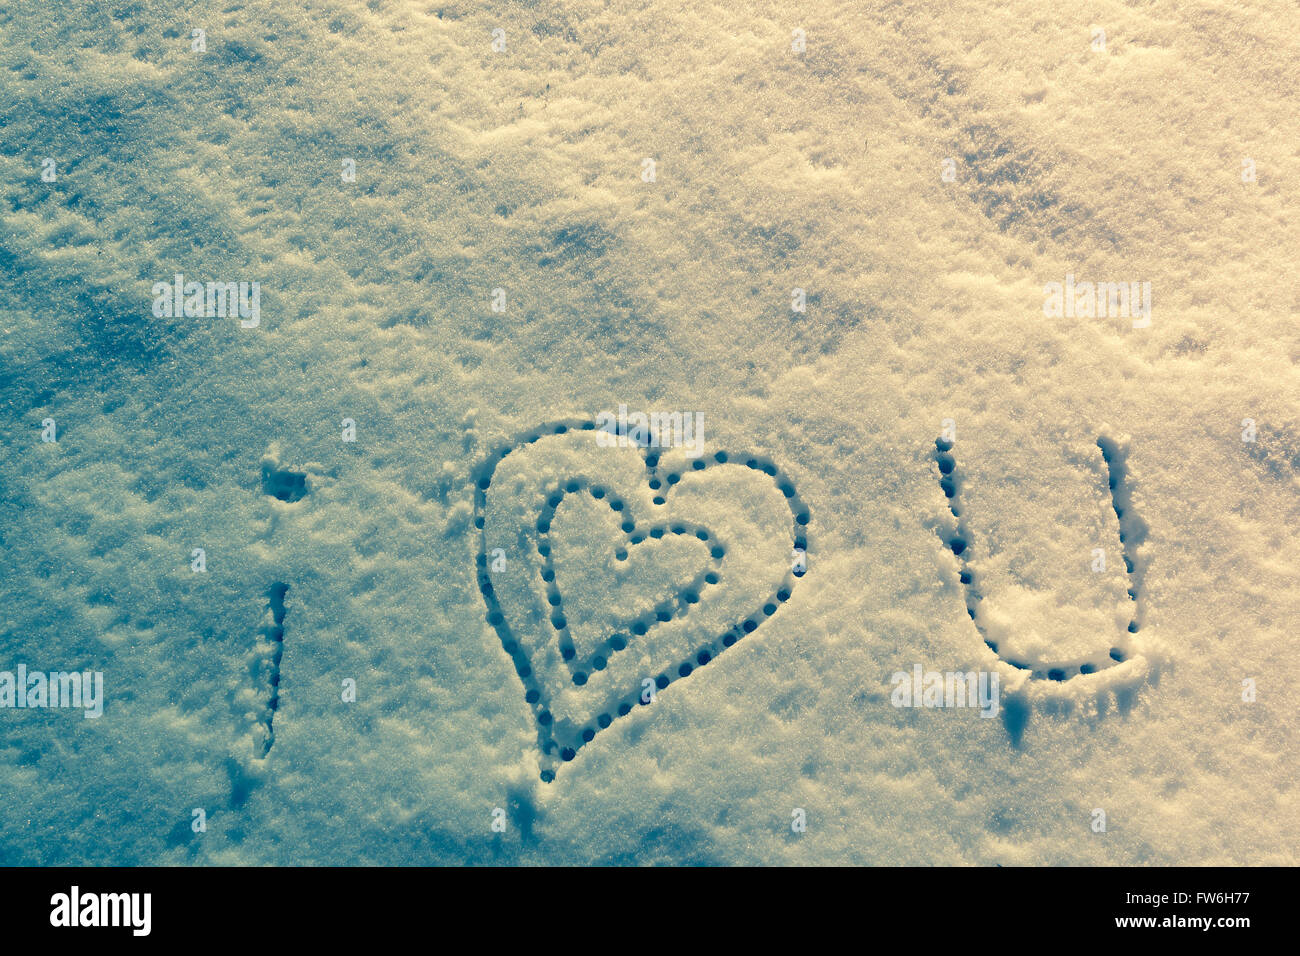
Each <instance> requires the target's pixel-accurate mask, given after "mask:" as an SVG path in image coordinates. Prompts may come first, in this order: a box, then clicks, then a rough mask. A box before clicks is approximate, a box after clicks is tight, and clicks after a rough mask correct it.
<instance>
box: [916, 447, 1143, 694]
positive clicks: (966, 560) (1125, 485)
mask: <svg viewBox="0 0 1300 956" xmlns="http://www.w3.org/2000/svg"><path fill="white" fill-rule="evenodd" d="M1097 447H1098V448H1100V449H1101V454H1102V458H1103V459H1104V460H1105V462H1106V468H1107V474H1108V482H1109V485H1110V493H1111V505H1112V506H1113V508H1114V509H1115V516H1116V518H1117V519H1118V521H1119V540H1120V543H1121V545H1122V546H1123V556H1124V568H1125V570H1126V571H1127V573H1128V577H1129V587H1128V596H1129V599H1130V600H1131V601H1132V602H1133V616H1132V618H1131V620H1130V621H1129V625H1128V629H1127V632H1126V633H1123V634H1122V635H1120V636H1119V637H1118V638H1117V639H1116V640H1115V642H1114V644H1113V646H1112V647H1111V648H1110V651H1109V653H1108V655H1107V656H1106V657H1105V658H1104V659H1097V660H1091V661H1086V662H1082V663H1079V664H1066V663H1063V662H1057V663H1056V664H1055V665H1054V666H1052V665H1045V664H1042V663H1040V664H1039V665H1038V666H1037V667H1034V666H1031V665H1029V664H1026V663H1024V662H1023V661H1018V660H1015V659H1014V658H1012V657H1008V656H1004V654H1003V653H1002V652H1001V651H1000V650H999V649H998V645H997V642H996V641H994V640H992V639H991V638H990V637H989V635H988V632H987V630H986V628H985V626H984V623H983V621H982V616H981V613H980V605H981V602H982V601H983V600H984V595H983V594H982V593H981V591H980V584H979V579H978V576H977V574H976V571H975V569H974V567H973V566H972V564H971V561H970V554H971V551H970V543H971V535H970V531H969V529H968V526H967V524H966V515H965V511H966V509H965V507H964V506H963V505H962V501H961V486H962V476H961V472H960V471H959V469H958V468H957V459H956V458H955V456H954V455H953V453H952V449H953V443H952V442H949V441H945V440H944V439H942V438H938V439H936V440H935V443H934V448H935V450H934V460H935V463H936V464H937V465H938V468H939V487H940V488H941V489H942V490H943V493H944V496H945V497H947V499H948V510H949V511H950V512H951V513H952V516H953V518H954V519H955V523H954V524H953V525H952V526H951V527H948V528H943V527H941V528H940V529H939V536H940V538H941V539H942V540H943V542H944V544H945V545H947V546H948V548H949V549H950V550H951V551H952V553H953V554H954V555H956V556H957V559H958V560H959V561H960V562H961V583H962V585H963V586H964V587H965V591H966V613H967V614H969V615H970V618H971V620H972V621H973V622H974V624H975V627H976V629H977V630H978V631H979V633H980V637H981V638H983V640H984V643H985V645H987V646H988V648H989V650H991V651H992V652H993V653H994V654H997V655H998V658H999V660H1001V661H1002V662H1003V663H1005V664H1008V665H1009V666H1011V667H1013V668H1015V669H1017V670H1021V671H1027V672H1028V674H1029V677H1030V679H1031V680H1047V681H1055V682H1063V681H1067V680H1070V679H1071V678H1074V677H1078V676H1081V675H1087V674H1094V673H1098V672H1099V671H1103V670H1108V669H1110V668H1112V667H1115V666H1116V665H1117V664H1122V663H1124V662H1125V661H1128V660H1131V659H1133V658H1135V657H1136V656H1137V655H1138V653H1139V651H1138V649H1137V647H1136V643H1135V642H1136V638H1134V635H1135V634H1137V632H1138V628H1139V619H1140V616H1141V615H1140V613H1139V612H1140V599H1141V595H1142V574H1143V569H1142V568H1141V567H1140V565H1139V555H1138V548H1139V547H1140V545H1141V544H1142V543H1143V542H1144V541H1145V540H1146V536H1147V526H1146V523H1145V522H1144V521H1142V520H1141V519H1140V518H1139V517H1137V515H1136V514H1134V512H1133V491H1132V487H1131V483H1130V481H1129V476H1128V453H1127V450H1126V449H1125V448H1124V447H1123V446H1122V445H1121V444H1120V443H1119V442H1118V441H1116V440H1115V439H1114V438H1111V437H1110V436H1108V435H1106V434H1102V435H1101V437H1099V438H1098V439H1097Z"/></svg>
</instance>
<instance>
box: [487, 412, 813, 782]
mask: <svg viewBox="0 0 1300 956" xmlns="http://www.w3.org/2000/svg"><path fill="white" fill-rule="evenodd" d="M595 430H596V423H595V421H593V420H590V419H570V420H567V421H559V422H550V423H547V424H545V425H541V426H538V427H537V428H533V429H529V430H528V431H526V432H523V433H521V434H520V435H518V436H516V437H515V439H514V440H512V441H511V442H509V443H507V444H505V445H502V446H501V447H499V448H498V449H496V450H495V451H494V452H493V453H492V454H491V455H489V456H488V457H487V458H486V459H485V460H484V461H483V462H481V463H480V464H479V465H478V466H477V468H475V470H474V474H473V478H474V528H475V530H476V531H477V532H478V553H477V555H476V556H475V565H476V569H477V579H478V587H479V592H480V594H482V596H483V601H484V603H485V604H486V606H487V621H488V623H489V624H491V625H492V628H493V630H495V631H496V634H497V637H498V638H499V639H500V640H501V647H502V649H503V650H504V651H505V652H506V654H507V655H509V656H510V658H511V660H512V661H513V663H514V665H515V672H516V673H517V674H518V675H519V678H520V680H521V681H522V682H523V685H524V700H525V701H526V702H527V703H528V704H529V706H530V707H531V708H532V713H533V719H534V721H535V722H536V725H537V744H538V748H539V750H540V751H541V755H542V761H541V765H542V770H541V779H542V780H543V781H544V782H546V783H550V782H551V781H552V780H554V779H555V770H556V767H557V766H558V764H559V763H561V762H568V761H571V760H573V759H574V757H576V756H577V753H578V751H579V750H580V749H581V748H582V747H583V745H584V744H586V743H589V742H590V741H591V740H592V739H593V738H594V737H595V736H596V734H597V733H599V732H600V731H601V730H603V729H604V728H606V727H608V726H609V725H610V724H611V723H612V722H613V721H614V720H616V719H617V718H618V717H622V716H625V715H627V714H628V713H630V712H631V710H632V708H633V707H635V706H637V705H638V704H640V703H641V697H640V695H641V688H640V687H639V686H638V687H634V688H628V689H627V690H626V691H625V692H624V693H623V694H622V695H621V696H618V697H615V698H610V699H607V700H606V702H605V704H606V706H605V708H604V710H603V711H602V712H601V713H600V714H599V715H598V716H596V717H594V718H592V719H591V720H590V721H589V722H588V726H585V727H583V728H581V729H580V730H574V731H572V732H565V731H561V730H559V729H558V728H556V726H555V722H554V719H553V718H552V716H551V713H550V709H549V708H550V698H549V694H548V692H547V688H546V687H545V686H544V685H543V684H542V683H541V682H540V681H539V680H538V679H537V677H536V674H535V673H534V671H533V667H532V663H531V661H530V660H529V659H528V656H527V654H526V653H525V651H524V649H523V648H522V646H521V645H520V642H519V641H517V640H516V639H515V637H514V635H513V633H512V632H511V630H510V626H509V624H508V623H507V621H506V617H505V615H504V614H503V613H502V610H501V605H500V603H499V602H498V600H497V597H496V589H495V587H494V586H493V584H492V579H491V577H490V576H489V574H488V561H487V531H486V517H485V510H486V506H487V492H488V489H489V488H490V487H491V485H492V476H493V475H494V474H495V472H496V469H497V466H498V465H499V464H500V463H501V462H502V461H503V460H504V459H505V457H506V456H507V455H509V454H510V453H511V452H513V451H515V450H516V449H520V448H524V447H527V446H528V445H531V444H533V443H535V442H537V441H540V440H541V439H543V438H546V437H548V436H552V435H563V434H565V433H566V432H569V431H595ZM609 431H610V432H611V434H614V435H617V436H621V437H624V438H626V439H628V440H629V441H630V442H632V443H633V444H635V445H637V446H638V448H639V449H640V452H641V457H642V461H643V463H644V465H645V469H646V476H645V477H646V481H647V483H649V482H652V481H655V480H657V479H658V478H659V475H660V466H659V455H658V448H657V447H653V446H652V445H651V444H650V439H649V438H648V437H645V436H638V435H628V434H627V433H626V432H625V431H624V430H623V429H621V428H620V427H619V426H618V425H617V424H616V425H615V426H614V427H613V428H612V429H610V430H609ZM721 464H740V465H744V466H745V467H747V468H750V469H751V470H754V471H759V472H762V473H763V474H765V475H767V476H768V477H770V478H771V479H772V480H773V482H774V483H775V485H776V487H777V490H779V491H780V492H781V494H782V495H783V496H784V498H785V502H786V506H787V507H788V508H789V509H790V516H791V527H792V542H793V544H792V547H793V548H794V549H799V550H806V549H807V547H808V541H807V530H806V529H807V526H808V524H809V523H810V521H811V513H810V512H809V510H808V508H807V506H806V505H805V504H804V503H803V500H802V499H801V498H800V497H799V495H798V492H797V491H796V490H795V487H794V483H793V482H791V481H790V480H789V478H787V477H786V476H785V474H784V473H783V472H782V471H781V469H779V468H778V467H777V466H776V465H775V464H774V463H773V462H771V461H770V460H763V459H761V458H759V457H757V456H752V455H749V456H739V455H733V454H731V453H729V452H727V451H716V452H714V453H713V454H712V455H709V456H706V457H701V458H696V459H694V460H693V462H692V469H693V470H694V471H703V470H705V469H707V468H710V467H714V466H717V465H721ZM661 484H662V482H661ZM670 488H671V482H670V483H669V487H668V488H666V489H665V490H664V491H662V492H661V497H666V496H667V494H668V491H669V490H670ZM567 490H568V489H567V488H566V491H567ZM574 490H576V489H574ZM556 505H557V506H558V502H556ZM547 507H548V508H549V509H550V514H551V515H554V508H551V507H550V504H549V502H548V506H547ZM539 520H540V518H539ZM678 523H680V522H673V523H672V524H678ZM651 527H653V525H652V524H646V525H645V526H644V530H647V531H648V530H649V529H650V528H651ZM692 527H693V526H692ZM625 530H626V529H625ZM638 530H641V527H640V526H638ZM539 533H541V532H540V531H539ZM548 563H549V557H548ZM802 576H803V572H802V571H796V570H794V569H793V568H790V569H787V570H786V572H785V574H784V576H783V577H782V580H781V581H780V582H779V583H778V584H777V586H776V587H775V589H774V590H773V591H772V593H771V594H770V595H769V597H768V598H767V599H766V600H765V601H762V602H759V603H758V604H757V605H756V607H755V609H754V610H753V611H751V612H750V613H749V614H747V615H746V616H745V618H744V619H743V620H741V621H738V622H736V623H735V624H733V625H732V627H731V628H730V629H729V630H728V631H727V632H726V633H724V634H721V635H718V636H715V637H713V638H710V639H708V640H707V641H706V642H705V643H704V644H702V645H701V646H699V647H698V648H697V649H696V651H694V652H693V653H692V654H691V655H690V656H688V657H687V658H685V659H684V660H681V661H679V662H676V663H674V664H673V665H672V666H670V667H669V668H667V669H666V670H665V671H664V672H663V673H661V674H660V675H659V676H658V677H657V678H656V686H657V688H658V689H659V690H663V689H664V688H666V687H667V686H668V685H669V684H670V683H672V682H673V681H675V680H678V679H681V678H685V677H687V676H689V675H690V674H691V673H692V672H693V671H694V670H695V669H696V668H697V667H703V666H704V665H705V664H707V663H709V662H710V661H711V660H713V659H714V658H716V657H717V656H718V655H719V654H721V653H722V652H723V651H724V650H726V649H727V648H729V647H732V646H734V645H735V644H736V643H737V642H738V641H740V640H741V639H742V638H743V637H745V635H747V634H750V633H753V632H754V631H755V630H757V629H758V627H759V625H760V624H761V623H762V622H763V621H764V620H766V619H767V618H768V617H770V616H771V615H772V614H774V613H775V612H776V610H777V608H779V607H780V605H781V604H782V603H784V602H786V601H788V600H789V599H790V597H791V596H792V595H793V593H794V586H795V582H796V580H797V579H798V578H800V577H802ZM553 581H554V575H553V574H552V579H551V582H547V583H553ZM655 623H658V622H657V621H656V622H655ZM647 630H648V627H647Z"/></svg>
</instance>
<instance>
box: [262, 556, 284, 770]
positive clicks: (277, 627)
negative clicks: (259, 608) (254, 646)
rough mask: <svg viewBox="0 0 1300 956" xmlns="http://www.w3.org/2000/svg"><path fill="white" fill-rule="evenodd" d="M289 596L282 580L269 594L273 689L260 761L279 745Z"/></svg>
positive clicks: (266, 631) (268, 656)
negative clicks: (286, 598) (277, 723)
mask: <svg viewBox="0 0 1300 956" xmlns="http://www.w3.org/2000/svg"><path fill="white" fill-rule="evenodd" d="M288 593H289V585H287V584H284V583H282V582H280V581H276V582H275V583H274V584H272V585H271V586H270V588H268V589H267V592H266V597H267V604H266V613H267V615H268V616H269V617H270V621H269V622H268V623H267V624H266V625H265V626H264V627H263V628H262V636H263V637H264V638H265V639H266V642H267V647H266V653H265V655H264V657H263V658H262V660H263V667H264V668H265V670H266V672H267V675H268V684H269V690H268V693H267V701H266V709H265V710H263V711H262V723H263V725H264V726H265V728H266V729H265V732H264V734H263V737H262V745H261V747H260V748H259V749H260V752H259V753H258V755H257V756H258V758H259V759H265V757H266V756H267V755H268V754H269V753H270V752H271V748H272V747H273V746H275V727H274V722H275V712H276V711H277V710H278V709H279V708H280V660H281V658H282V657H283V656H284V614H285V608H284V596H285V595H286V594H288Z"/></svg>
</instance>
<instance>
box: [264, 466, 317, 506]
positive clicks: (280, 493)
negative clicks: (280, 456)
mask: <svg viewBox="0 0 1300 956" xmlns="http://www.w3.org/2000/svg"><path fill="white" fill-rule="evenodd" d="M262 492H263V493H264V494H268V495H271V496H273V497H275V498H279V499H280V500H281V501H287V502H290V503H292V502H295V501H301V500H302V499H303V498H304V497H306V495H307V475H306V473H305V472H301V471H293V470H292V469H289V468H276V467H273V466H272V465H271V464H270V463H268V462H266V461H263V462H262Z"/></svg>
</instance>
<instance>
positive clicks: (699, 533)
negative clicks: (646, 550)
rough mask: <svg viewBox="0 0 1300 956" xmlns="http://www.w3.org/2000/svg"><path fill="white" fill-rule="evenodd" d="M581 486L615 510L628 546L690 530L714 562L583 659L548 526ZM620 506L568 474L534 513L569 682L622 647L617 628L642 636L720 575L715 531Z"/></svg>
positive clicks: (582, 678)
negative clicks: (667, 602) (649, 520)
mask: <svg viewBox="0 0 1300 956" xmlns="http://www.w3.org/2000/svg"><path fill="white" fill-rule="evenodd" d="M584 491H585V492H587V493H588V494H590V495H591V497H592V498H593V499H595V500H597V501H600V500H603V501H604V502H605V504H606V505H608V506H609V508H610V510H611V511H613V512H614V514H616V515H622V516H623V522H622V524H621V526H620V527H621V528H622V531H623V534H624V535H626V536H627V541H628V543H629V544H630V545H631V546H633V547H635V546H637V545H639V544H644V543H645V542H646V541H647V540H650V539H655V540H658V539H661V538H663V537H664V535H666V534H672V535H674V536H685V535H691V536H692V537H694V538H696V539H697V540H699V541H702V542H703V543H704V544H706V545H708V547H709V560H710V562H711V563H712V565H713V570H711V571H702V572H700V573H699V574H697V575H696V576H695V578H694V579H693V580H692V581H691V583H690V584H689V585H687V586H686V587H685V588H679V589H678V592H677V594H676V595H675V596H674V597H673V599H672V602H671V603H672V607H671V609H670V610H668V611H654V612H651V613H649V614H643V615H641V616H639V617H638V618H636V619H635V620H633V621H632V622H631V623H629V624H627V626H626V628H621V629H620V630H619V631H615V632H614V633H613V634H610V635H609V636H608V637H606V638H605V640H603V641H602V642H601V645H600V648H599V649H597V650H595V651H593V652H592V653H591V654H589V655H587V657H586V658H584V659H583V660H579V659H578V656H577V648H576V647H575V646H574V643H573V637H572V635H571V634H570V633H569V628H568V621H567V620H566V618H565V615H564V611H563V608H564V600H563V597H562V593H561V591H560V584H559V581H558V580H557V578H556V575H555V563H554V558H555V556H554V553H553V550H552V548H551V540H550V535H551V531H550V528H551V523H552V520H553V519H554V518H555V513H556V511H557V510H559V506H560V504H561V503H562V502H563V501H564V499H565V498H566V497H568V496H569V495H571V494H577V493H581V492H584ZM625 507H626V505H625V504H624V502H622V501H620V500H619V499H617V498H615V497H612V496H609V495H607V494H605V492H604V489H603V488H602V486H600V485H593V484H591V483H590V482H589V481H588V480H587V479H585V478H571V479H570V480H569V481H568V482H566V483H565V486H564V488H563V489H561V490H560V491H557V492H553V493H552V494H551V495H550V496H549V497H548V498H547V500H546V505H545V506H544V507H543V509H542V514H541V516H540V517H539V518H538V519H537V534H538V545H537V550H538V553H539V554H541V556H542V559H543V561H544V562H545V564H544V566H543V569H542V581H543V583H544V584H545V585H546V596H547V603H548V604H549V605H550V607H551V608H552V609H553V610H552V612H551V626H552V627H554V628H555V629H556V631H557V632H558V634H557V640H558V641H559V644H560V656H561V657H562V658H564V661H565V663H566V664H568V666H569V673H570V675H571V676H572V678H573V682H574V683H575V684H577V685H578V686H579V687H581V686H582V685H583V684H585V683H586V677H587V675H588V674H590V673H591V672H592V671H593V670H603V669H604V668H605V664H606V663H607V662H608V659H609V658H610V657H612V656H613V655H614V654H616V653H618V652H619V651H622V650H625V649H626V648H627V646H628V644H629V643H630V642H631V638H630V637H629V636H628V635H626V634H623V633H621V631H622V630H627V631H630V632H631V634H632V635H634V636H636V637H641V636H643V635H644V634H646V633H647V632H648V631H649V629H650V628H652V627H654V626H655V625H656V624H666V623H668V622H669V621H672V620H676V619H677V618H679V617H681V616H683V615H684V614H685V613H686V611H687V609H688V608H689V607H690V606H691V605H693V604H698V603H700V601H701V599H702V596H703V593H704V589H705V588H706V587H712V586H713V585H716V584H717V583H718V582H719V581H721V580H722V575H721V568H722V559H723V557H724V556H725V555H726V545H725V544H724V543H723V542H722V541H721V539H719V538H718V536H717V535H716V534H714V533H713V532H712V531H710V530H709V529H708V528H705V527H704V526H703V525H697V524H694V523H693V522H689V521H672V522H659V523H656V524H638V523H637V522H636V521H634V520H633V519H632V518H631V514H630V512H628V511H624V508H625ZM625 556H626V553H625Z"/></svg>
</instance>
